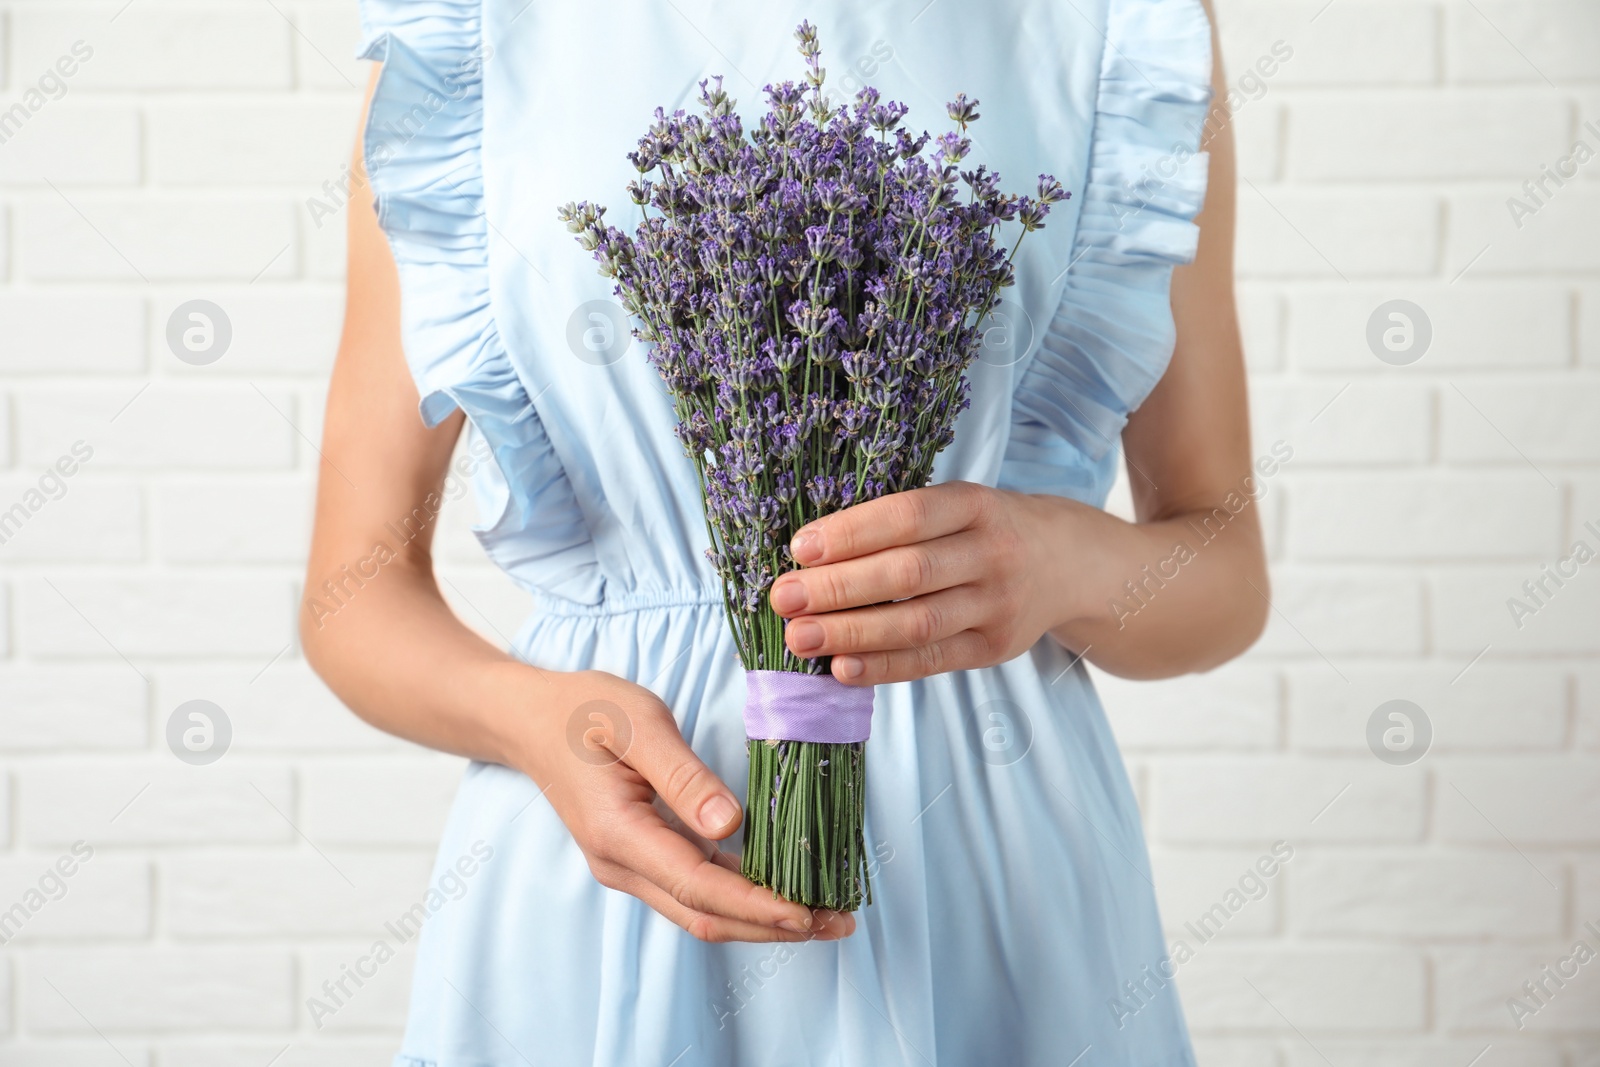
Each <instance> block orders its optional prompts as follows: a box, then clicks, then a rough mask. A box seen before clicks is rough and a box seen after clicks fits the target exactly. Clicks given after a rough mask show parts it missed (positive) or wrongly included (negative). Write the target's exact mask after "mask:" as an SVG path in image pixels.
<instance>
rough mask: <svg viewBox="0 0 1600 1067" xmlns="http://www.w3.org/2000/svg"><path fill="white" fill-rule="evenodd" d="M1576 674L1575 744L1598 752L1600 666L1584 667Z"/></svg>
mask: <svg viewBox="0 0 1600 1067" xmlns="http://www.w3.org/2000/svg"><path fill="white" fill-rule="evenodd" d="M1577 674H1578V679H1577V680H1578V686H1577V690H1578V692H1577V700H1578V725H1577V744H1578V746H1579V747H1580V748H1584V749H1590V750H1600V666H1595V667H1586V668H1584V669H1582V670H1579V671H1578V672H1577Z"/></svg>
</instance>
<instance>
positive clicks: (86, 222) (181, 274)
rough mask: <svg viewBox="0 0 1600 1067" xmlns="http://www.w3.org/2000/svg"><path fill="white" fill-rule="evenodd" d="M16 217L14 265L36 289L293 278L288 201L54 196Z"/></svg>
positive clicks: (31, 203)
mask: <svg viewBox="0 0 1600 1067" xmlns="http://www.w3.org/2000/svg"><path fill="white" fill-rule="evenodd" d="M80 212H81V214H80ZM18 214H19V222H18V225H17V231H18V232H17V245H18V249H19V253H18V255H19V258H20V259H21V261H22V262H23V263H24V264H25V269H26V272H27V276H28V277H29V278H31V279H33V280H36V281H74V282H76V281H116V282H136V281H141V280H146V279H148V280H150V281H155V282H160V281H200V282H207V283H215V282H216V281H218V280H219V279H223V280H237V281H243V282H249V281H251V280H253V279H256V278H258V277H259V278H263V279H277V278H289V277H293V276H294V275H295V272H296V270H297V263H298V254H297V252H296V232H295V228H296V220H295V212H294V209H293V208H292V207H291V206H290V205H289V204H288V203H287V202H286V201H285V200H278V199H264V198H261V197H242V196H229V197H217V196H185V197H183V198H182V199H175V198H163V199H153V198H141V199H137V200H135V199H127V198H112V197H106V196H101V195H90V194H74V195H73V197H72V202H71V203H66V202H64V201H63V200H62V199H61V198H60V197H59V196H58V195H56V194H54V193H49V194H42V195H40V196H37V197H35V198H33V199H31V200H29V201H27V202H25V203H23V204H22V205H21V206H20V207H19V208H18Z"/></svg>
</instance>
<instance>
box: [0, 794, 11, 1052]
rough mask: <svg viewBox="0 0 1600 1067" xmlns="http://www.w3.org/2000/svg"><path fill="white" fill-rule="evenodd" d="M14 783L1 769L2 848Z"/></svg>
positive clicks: (8, 827)
mask: <svg viewBox="0 0 1600 1067" xmlns="http://www.w3.org/2000/svg"><path fill="white" fill-rule="evenodd" d="M13 785H14V783H13V782H12V780H11V776H10V775H9V774H7V773H5V772H4V771H0V848H9V847H10V845H11V791H12V789H13ZM0 1032H3V1031H0Z"/></svg>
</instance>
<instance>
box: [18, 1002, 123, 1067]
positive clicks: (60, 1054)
mask: <svg viewBox="0 0 1600 1067" xmlns="http://www.w3.org/2000/svg"><path fill="white" fill-rule="evenodd" d="M46 988H48V987H46ZM91 1042H92V1043H91ZM0 1064H4V1065H5V1067H150V1050H149V1049H147V1048H142V1047H140V1046H138V1045H136V1044H133V1043H132V1042H130V1041H129V1040H128V1039H127V1038H125V1037H119V1038H118V1039H117V1042H116V1044H115V1045H112V1044H108V1043H107V1042H105V1041H102V1040H101V1039H99V1038H91V1039H90V1041H41V1042H37V1043H32V1042H30V1043H27V1044H8V1045H0Z"/></svg>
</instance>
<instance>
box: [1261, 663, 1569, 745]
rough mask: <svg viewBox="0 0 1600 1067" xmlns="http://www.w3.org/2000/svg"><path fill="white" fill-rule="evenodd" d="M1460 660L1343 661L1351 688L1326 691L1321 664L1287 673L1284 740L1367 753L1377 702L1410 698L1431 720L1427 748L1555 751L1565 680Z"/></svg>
mask: <svg viewBox="0 0 1600 1067" xmlns="http://www.w3.org/2000/svg"><path fill="white" fill-rule="evenodd" d="M1463 666H1465V664H1464V663H1456V662H1454V661H1445V662H1442V663H1436V664H1434V663H1430V664H1407V665H1405V666H1403V667H1402V666H1394V665H1389V664H1365V663H1363V664H1359V665H1355V664H1346V665H1345V666H1344V668H1343V669H1344V670H1345V673H1346V674H1347V675H1348V677H1349V678H1350V683H1351V684H1349V685H1340V686H1331V685H1329V684H1328V679H1327V674H1326V671H1325V670H1323V669H1319V668H1318V667H1299V666H1297V667H1293V668H1291V669H1290V672H1289V741H1290V744H1291V746H1292V747H1294V748H1296V749H1301V750H1310V751H1340V752H1365V751H1367V721H1368V720H1369V719H1370V718H1371V717H1372V715H1373V713H1374V712H1375V711H1376V709H1377V708H1378V707H1379V705H1381V704H1383V703H1385V702H1387V701H1390V700H1409V701H1411V702H1412V703H1414V704H1416V705H1417V706H1418V707H1420V708H1421V709H1422V711H1423V714H1425V715H1427V716H1428V721H1429V723H1430V727H1431V730H1432V741H1431V743H1430V746H1431V747H1430V751H1439V752H1453V751H1471V750H1488V751H1493V752H1507V751H1515V750H1518V749H1525V750H1539V749H1556V748H1560V747H1561V746H1562V744H1563V743H1564V742H1565V739H1566V720H1567V688H1568V679H1567V676H1566V674H1565V672H1563V671H1559V670H1552V669H1551V668H1549V667H1547V666H1544V665H1540V666H1526V667H1525V666H1520V665H1500V664H1494V663H1485V662H1482V661H1480V662H1479V663H1477V664H1475V665H1474V666H1473V667H1472V669H1471V670H1469V671H1467V672H1466V673H1465V674H1460V677H1459V678H1457V675H1458V674H1459V673H1460V671H1461V669H1462V667H1463Z"/></svg>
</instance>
